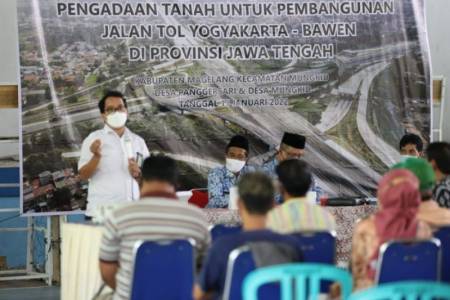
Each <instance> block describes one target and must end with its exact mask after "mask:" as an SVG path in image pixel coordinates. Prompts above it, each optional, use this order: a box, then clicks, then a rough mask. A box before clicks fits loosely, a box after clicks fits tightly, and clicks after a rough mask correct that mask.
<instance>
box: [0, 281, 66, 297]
mask: <svg viewBox="0 0 450 300" xmlns="http://www.w3.org/2000/svg"><path fill="white" fill-rule="evenodd" d="M59 295H60V288H59V287H56V286H52V287H49V286H47V285H46V284H45V282H44V281H42V280H14V281H0V300H59V298H60V297H59Z"/></svg>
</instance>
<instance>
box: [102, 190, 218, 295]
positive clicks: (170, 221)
mask: <svg viewBox="0 0 450 300" xmlns="http://www.w3.org/2000/svg"><path fill="white" fill-rule="evenodd" d="M185 238H193V239H194V240H195V242H196V247H197V251H198V252H197V253H203V252H204V251H205V250H206V247H207V246H208V245H209V243H210V235H209V231H208V222H207V220H206V217H205V215H204V214H203V212H202V211H201V210H200V209H199V208H197V207H194V206H191V205H189V204H187V203H183V202H180V201H177V200H173V199H168V198H161V197H148V198H143V199H141V200H139V201H137V202H133V203H130V204H127V205H125V206H121V207H120V208H118V209H116V210H115V211H113V212H112V213H111V215H110V216H109V217H108V218H107V219H106V222H105V229H104V233H103V237H102V243H101V247H100V260H101V261H103V262H118V263H119V266H120V267H119V270H118V271H117V274H116V290H115V293H114V297H113V299H114V300H125V299H129V298H130V286H131V282H130V281H131V277H132V273H133V270H132V268H133V249H134V246H135V244H136V242H137V241H140V240H158V239H166V240H167V239H185Z"/></svg>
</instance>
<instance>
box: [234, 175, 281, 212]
mask: <svg viewBox="0 0 450 300" xmlns="http://www.w3.org/2000/svg"><path fill="white" fill-rule="evenodd" d="M238 193H239V198H240V199H241V201H242V203H243V204H244V206H245V208H246V210H247V211H248V213H249V214H254V215H265V214H267V212H269V210H271V209H272V208H273V205H274V187H273V184H272V180H271V179H270V177H268V176H267V175H265V174H263V173H259V172H254V173H247V174H244V175H243V176H242V178H241V179H240V180H239V183H238Z"/></svg>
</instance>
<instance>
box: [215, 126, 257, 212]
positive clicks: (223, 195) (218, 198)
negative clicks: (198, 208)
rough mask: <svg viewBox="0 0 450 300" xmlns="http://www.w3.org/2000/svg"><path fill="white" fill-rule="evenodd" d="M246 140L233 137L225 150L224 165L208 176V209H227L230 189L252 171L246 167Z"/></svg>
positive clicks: (240, 137)
mask: <svg viewBox="0 0 450 300" xmlns="http://www.w3.org/2000/svg"><path fill="white" fill-rule="evenodd" d="M248 152H249V147H248V140H247V139H246V138H245V137H243V136H241V135H235V136H233V137H232V138H231V140H230V142H229V143H228V145H227V147H226V149H225V165H224V166H222V167H217V168H214V169H212V170H211V171H210V172H209V174H208V194H209V201H208V206H207V207H208V208H227V207H228V202H229V200H230V188H231V187H233V186H235V185H236V183H237V181H238V180H239V178H240V177H241V176H242V175H244V174H245V173H249V172H252V171H254V168H252V167H251V166H248V165H247V159H248Z"/></svg>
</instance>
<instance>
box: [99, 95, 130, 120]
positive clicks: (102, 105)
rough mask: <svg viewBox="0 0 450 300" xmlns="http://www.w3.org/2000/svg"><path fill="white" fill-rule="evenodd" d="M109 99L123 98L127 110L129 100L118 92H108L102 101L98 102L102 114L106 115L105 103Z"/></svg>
mask: <svg viewBox="0 0 450 300" xmlns="http://www.w3.org/2000/svg"><path fill="white" fill-rule="evenodd" d="M109 97H114V98H122V101H123V105H124V106H125V108H127V99H125V96H124V95H123V94H122V93H121V92H118V91H106V92H105V94H104V95H103V97H102V99H100V101H99V102H98V109H99V110H100V112H101V113H102V114H104V113H105V104H106V103H105V102H106V99H108V98H109Z"/></svg>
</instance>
